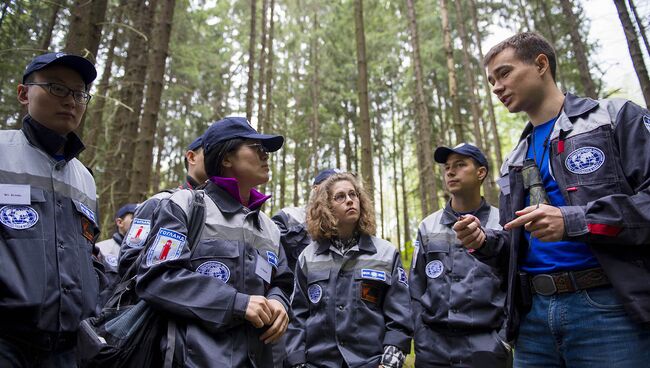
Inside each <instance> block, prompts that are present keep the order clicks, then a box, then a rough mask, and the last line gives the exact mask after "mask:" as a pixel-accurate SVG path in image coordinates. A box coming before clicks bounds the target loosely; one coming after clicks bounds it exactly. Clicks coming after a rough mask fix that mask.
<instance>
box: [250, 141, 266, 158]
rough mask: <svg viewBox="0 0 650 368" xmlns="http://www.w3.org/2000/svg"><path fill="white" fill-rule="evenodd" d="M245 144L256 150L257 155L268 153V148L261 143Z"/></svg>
mask: <svg viewBox="0 0 650 368" xmlns="http://www.w3.org/2000/svg"><path fill="white" fill-rule="evenodd" d="M246 146H248V147H250V148H252V149H254V150H256V151H257V153H258V154H259V155H268V154H269V150H268V149H267V148H266V147H265V146H264V145H263V144H262V143H252V144H247V145H246Z"/></svg>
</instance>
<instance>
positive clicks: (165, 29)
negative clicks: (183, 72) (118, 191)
mask: <svg viewBox="0 0 650 368" xmlns="http://www.w3.org/2000/svg"><path fill="white" fill-rule="evenodd" d="M161 1H162V4H161V7H160V11H159V16H158V20H157V22H156V26H155V28H154V33H153V34H155V35H156V37H154V38H153V40H152V50H151V52H150V53H149V62H148V64H149V68H150V69H149V75H148V78H147V96H146V102H145V105H144V112H143V114H142V121H141V123H140V133H139V134H138V138H136V146H135V155H134V156H133V157H137V158H138V159H137V160H133V171H132V173H133V174H132V180H131V188H130V189H129V202H140V201H142V200H144V199H145V198H146V197H147V193H148V189H149V180H150V179H151V167H152V160H153V148H154V136H155V134H156V124H157V122H158V111H159V110H160V97H161V95H162V90H163V80H164V77H165V62H166V60H167V56H168V50H169V39H170V36H171V32H172V23H173V19H174V7H175V5H176V0H161Z"/></svg>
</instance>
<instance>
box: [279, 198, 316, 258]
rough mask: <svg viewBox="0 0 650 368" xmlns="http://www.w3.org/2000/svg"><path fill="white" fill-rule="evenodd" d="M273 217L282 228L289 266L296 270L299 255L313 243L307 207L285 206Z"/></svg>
mask: <svg viewBox="0 0 650 368" xmlns="http://www.w3.org/2000/svg"><path fill="white" fill-rule="evenodd" d="M271 219H272V220H273V222H275V223H276V225H278V229H280V243H281V244H282V246H283V247H284V253H285V254H286V255H287V260H288V262H289V267H290V268H291V269H292V270H295V269H296V263H297V262H298V256H299V255H300V253H302V251H303V250H304V249H305V248H306V247H307V246H308V245H309V243H311V237H310V236H309V233H308V232H307V224H306V213H305V208H304V207H287V208H283V209H281V210H280V211H278V213H276V214H275V215H274V216H273V217H272V218H271Z"/></svg>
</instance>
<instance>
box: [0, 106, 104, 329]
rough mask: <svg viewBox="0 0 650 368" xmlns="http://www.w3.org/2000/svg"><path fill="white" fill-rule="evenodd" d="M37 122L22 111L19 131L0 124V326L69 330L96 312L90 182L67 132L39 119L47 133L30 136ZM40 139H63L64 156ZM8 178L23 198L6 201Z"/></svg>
mask: <svg viewBox="0 0 650 368" xmlns="http://www.w3.org/2000/svg"><path fill="white" fill-rule="evenodd" d="M36 124H37V123H34V122H33V121H31V119H30V118H29V117H27V118H26V119H25V124H24V126H23V129H22V130H9V131H0V157H2V159H0V190H1V191H2V193H3V196H2V197H3V199H2V200H0V330H4V329H19V330H23V331H25V332H27V334H28V335H29V334H30V332H32V333H33V334H38V332H39V331H42V332H48V333H57V332H74V331H77V328H78V326H79V323H80V322H81V321H82V320H83V319H85V318H88V317H91V316H93V315H95V314H96V313H97V312H98V306H97V302H98V297H99V286H100V280H101V282H102V283H103V282H104V281H105V280H104V277H103V274H102V271H103V269H102V266H101V265H100V264H99V263H93V259H92V251H93V246H94V243H95V240H96V238H97V235H98V234H99V228H98V226H97V197H96V189H95V181H94V179H93V177H92V175H91V174H90V172H89V171H88V169H86V168H85V167H84V166H83V165H82V164H81V162H79V161H78V160H77V159H76V158H74V157H75V156H76V155H77V154H78V153H79V152H80V151H81V150H82V149H83V145H82V144H81V141H79V139H78V138H77V137H76V135H74V133H70V134H69V135H68V136H67V137H66V138H67V140H66V139H64V138H62V137H60V136H56V135H55V134H54V133H53V132H51V131H49V132H48V131H47V130H46V128H44V127H43V126H40V125H38V127H39V128H40V130H38V132H39V133H38V134H50V135H51V137H47V138H44V137H37V130H36V129H37V128H36V126H37V125H36ZM39 139H46V140H47V143H49V144H52V142H53V140H55V139H59V140H62V141H61V142H60V144H61V145H65V146H64V147H65V151H64V152H65V154H64V159H62V160H60V161H57V160H55V159H54V158H53V157H52V156H51V155H50V154H48V153H46V151H45V149H44V148H43V146H42V144H41V143H40V141H39ZM49 150H53V151H54V152H56V150H58V148H56V147H50V149H49ZM7 185H19V186H21V187H22V188H26V189H27V191H26V196H25V198H23V200H25V201H26V202H25V203H24V204H8V203H7V202H8V200H7V198H6V197H5V196H4V195H6V194H7V193H10V192H12V191H13V192H14V194H15V188H16V187H14V189H8V188H9V187H7ZM95 268H96V269H95ZM33 337H34V336H33Z"/></svg>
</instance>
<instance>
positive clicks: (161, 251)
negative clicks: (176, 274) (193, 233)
mask: <svg viewBox="0 0 650 368" xmlns="http://www.w3.org/2000/svg"><path fill="white" fill-rule="evenodd" d="M185 239H186V237H185V235H183V234H181V233H179V232H176V231H173V230H169V229H165V228H162V229H160V230H159V231H158V234H157V235H156V240H155V241H154V243H153V244H152V245H151V247H150V248H149V251H148V252H147V266H151V265H155V264H157V263H161V262H165V261H170V260H174V259H177V258H178V257H180V256H181V253H182V252H183V247H184V246H185Z"/></svg>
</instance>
